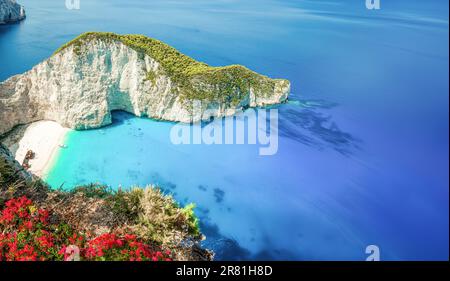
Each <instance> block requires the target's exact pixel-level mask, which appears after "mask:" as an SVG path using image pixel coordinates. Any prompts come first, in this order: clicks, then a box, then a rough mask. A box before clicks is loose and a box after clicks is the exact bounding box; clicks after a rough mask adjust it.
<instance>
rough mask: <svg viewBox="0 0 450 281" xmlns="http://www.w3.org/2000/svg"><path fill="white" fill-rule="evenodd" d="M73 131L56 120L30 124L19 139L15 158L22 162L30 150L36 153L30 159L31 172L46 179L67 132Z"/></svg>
mask: <svg viewBox="0 0 450 281" xmlns="http://www.w3.org/2000/svg"><path fill="white" fill-rule="evenodd" d="M69 131H71V130H70V129H68V128H64V127H62V126H61V125H59V124H58V123H56V122H54V121H38V122H35V123H32V124H31V125H29V126H28V127H27V128H26V130H25V132H24V134H23V136H22V138H21V139H20V140H19V141H18V143H17V145H18V148H17V151H16V152H15V154H14V157H15V159H16V160H17V161H18V162H19V163H20V164H22V162H23V160H24V158H25V155H26V153H27V151H28V150H32V151H33V152H34V153H35V157H34V158H33V159H30V160H29V164H30V168H29V169H28V171H29V172H31V173H32V174H34V175H36V176H38V177H40V178H43V179H45V176H46V174H47V173H48V172H49V170H50V168H51V166H52V165H51V164H52V163H54V162H55V160H56V159H55V157H56V155H57V153H58V152H59V150H60V149H61V147H60V145H61V144H64V140H65V138H66V136H67V133H68V132H69Z"/></svg>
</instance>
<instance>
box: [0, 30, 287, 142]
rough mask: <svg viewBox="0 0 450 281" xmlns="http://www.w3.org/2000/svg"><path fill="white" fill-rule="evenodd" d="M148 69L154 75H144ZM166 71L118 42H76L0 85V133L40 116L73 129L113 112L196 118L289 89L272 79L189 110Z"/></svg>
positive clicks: (97, 123) (282, 95)
mask: <svg viewBox="0 0 450 281" xmlns="http://www.w3.org/2000/svg"><path fill="white" fill-rule="evenodd" d="M149 73H155V75H153V76H152V77H151V78H149V75H148V74H149ZM166 73H167V72H166V71H165V70H164V69H163V67H162V66H161V64H160V63H159V62H158V61H156V60H154V59H153V58H152V57H150V56H149V55H147V54H145V53H143V52H138V51H136V50H135V49H133V48H131V47H129V46H127V45H125V44H124V43H122V42H119V41H106V40H101V39H93V40H90V41H89V42H88V43H86V44H85V45H83V52H82V54H81V53H80V50H79V46H76V45H72V46H69V47H67V48H65V49H64V50H62V51H60V52H58V53H56V54H55V55H53V56H52V57H50V58H49V59H47V60H46V61H44V62H42V63H40V64H38V65H36V66H35V67H34V68H33V69H31V70H30V71H28V72H26V73H24V74H21V75H16V76H13V77H11V78H9V79H8V80H6V81H5V82H3V83H0V121H1V122H0V135H1V134H3V133H5V132H8V131H9V130H11V129H12V128H13V127H14V126H16V125H18V124H26V123H30V122H34V121H38V120H44V119H45V120H53V121H56V122H58V123H60V124H61V125H62V126H65V127H68V128H75V129H88V128H96V127H101V126H104V125H107V124H110V123H111V111H112V110H124V111H127V112H130V113H133V114H135V115H136V116H145V117H150V118H155V119H162V120H168V121H180V122H186V123H188V122H197V121H200V120H201V119H207V118H209V117H210V116H229V115H233V114H235V113H236V112H237V111H240V110H242V108H245V107H255V106H264V105H269V104H276V103H280V102H282V101H284V100H285V99H286V98H287V96H288V93H289V91H290V84H289V82H288V81H287V80H281V79H280V80H274V81H275V82H274V83H275V84H274V85H275V86H274V88H273V89H272V90H271V91H270V92H269V93H267V92H266V93H259V92H257V91H256V90H253V89H250V91H249V93H247V94H246V95H245V96H244V97H243V98H241V99H240V101H239V102H238V103H235V105H231V104H225V103H221V102H217V101H211V100H207V101H202V103H201V109H200V110H193V109H192V104H193V101H192V100H189V99H186V98H182V96H181V95H180V94H179V91H178V90H177V89H178V87H177V85H176V83H174V82H173V79H171V77H169V76H168V75H167V74H166ZM214 86H215V85H206V87H214ZM206 110H207V112H208V114H207V116H206V114H205V112H206Z"/></svg>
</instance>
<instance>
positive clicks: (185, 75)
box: [55, 32, 287, 105]
mask: <svg viewBox="0 0 450 281" xmlns="http://www.w3.org/2000/svg"><path fill="white" fill-rule="evenodd" d="M92 40H102V41H119V42H122V43H123V44H125V45H127V46H129V47H130V48H132V49H134V50H136V51H138V52H140V53H144V54H147V55H148V56H150V57H151V58H153V59H154V60H156V61H157V62H158V63H159V64H160V65H161V67H162V69H163V71H164V73H163V74H164V75H167V76H168V77H170V78H171V80H172V81H173V82H174V83H175V84H176V85H177V88H178V90H179V94H180V95H181V97H182V98H184V99H188V100H209V101H215V102H220V103H225V104H232V105H237V104H239V102H241V101H242V100H244V99H245V97H246V96H247V95H248V94H249V92H250V89H253V91H254V93H255V94H256V95H270V94H272V93H273V92H274V89H275V82H276V81H277V79H271V78H269V77H267V76H263V75H260V74H258V73H256V72H254V71H251V70H250V69H248V68H246V67H244V66H241V65H230V66H223V67H213V66H209V65H207V64H205V63H203V62H199V61H196V60H194V59H193V58H191V57H189V56H186V55H184V54H182V53H180V52H179V51H178V50H176V49H175V48H173V47H171V46H169V45H167V44H165V43H163V42H161V41H159V40H156V39H153V38H149V37H146V36H144V35H119V34H115V33H109V32H87V33H83V34H81V35H80V36H78V37H77V38H75V39H74V40H72V41H70V42H68V43H66V44H65V45H63V46H61V47H60V48H59V49H58V50H56V52H55V54H57V53H59V52H61V51H63V50H65V49H67V48H68V47H71V46H73V50H74V52H75V53H76V54H77V55H82V54H83V47H84V46H85V45H86V43H87V42H89V41H92ZM149 76H150V77H151V78H153V75H152V74H151V75H149ZM283 81H285V82H286V83H287V80H283Z"/></svg>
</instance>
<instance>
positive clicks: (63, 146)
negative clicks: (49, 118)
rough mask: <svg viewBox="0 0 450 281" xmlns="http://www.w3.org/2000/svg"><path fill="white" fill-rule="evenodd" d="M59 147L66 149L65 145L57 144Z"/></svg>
mask: <svg viewBox="0 0 450 281" xmlns="http://www.w3.org/2000/svg"><path fill="white" fill-rule="evenodd" d="M59 147H61V148H67V145H65V144H59Z"/></svg>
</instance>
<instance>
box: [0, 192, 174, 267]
mask: <svg viewBox="0 0 450 281" xmlns="http://www.w3.org/2000/svg"><path fill="white" fill-rule="evenodd" d="M49 216H50V213H49V212H48V211H47V210H44V209H38V208H37V207H36V206H35V205H33V202H32V201H31V200H29V199H28V198H26V197H25V196H23V197H20V198H16V199H11V200H9V201H7V202H6V204H5V208H4V209H3V210H2V211H1V214H0V261H3V260H6V261H37V260H39V261H46V260H66V259H67V258H68V255H69V254H68V251H67V249H68V247H69V246H70V248H73V246H76V247H78V249H79V250H80V259H81V260H94V261H104V260H129V261H170V260H172V259H171V252H170V251H164V252H163V251H157V250H155V249H154V248H152V247H151V246H150V245H148V244H145V243H143V242H142V241H140V240H139V239H138V238H137V237H136V236H135V235H131V234H126V235H123V236H122V235H117V234H114V233H107V234H103V235H100V236H98V237H94V238H92V239H89V237H87V236H85V235H83V234H80V233H77V232H76V231H74V230H73V229H72V228H71V227H70V226H68V225H67V224H63V223H62V224H61V223H60V224H53V223H50V222H49Z"/></svg>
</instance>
